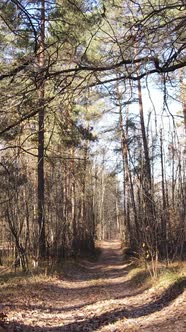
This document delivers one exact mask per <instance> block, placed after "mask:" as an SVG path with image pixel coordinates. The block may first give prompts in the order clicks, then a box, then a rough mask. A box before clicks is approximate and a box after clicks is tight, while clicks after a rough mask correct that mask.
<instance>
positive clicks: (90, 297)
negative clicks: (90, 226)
mask: <svg viewBox="0 0 186 332" xmlns="http://www.w3.org/2000/svg"><path fill="white" fill-rule="evenodd" d="M100 247H101V250H102V252H101V255H100V257H99V260H98V261H97V262H89V261H86V260H82V261H81V262H80V263H79V264H77V265H74V266H72V264H71V265H69V266H68V265H67V267H66V270H65V271H64V273H63V274H62V275H60V276H59V275H58V276H56V277H52V278H51V277H48V278H47V277H46V280H45V279H44V280H42V281H41V280H40V279H39V278H38V279H37V277H35V279H33V278H32V279H31V280H30V281H29V282H28V280H27V281H25V282H24V281H23V282H22V283H20V284H19V287H18V288H16V287H15V285H12V287H10V286H9V288H7V289H6V286H4V288H3V287H2V292H1V297H2V296H3V298H0V301H1V303H2V306H3V310H4V311H5V312H7V315H8V321H9V326H8V327H7V330H8V331H10V332H21V331H34V332H41V331H44V332H45V331H51V332H57V331H58V332H85V331H86V332H88V331H97V332H119V331H123V332H132V331H133V332H134V331H145V332H154V331H162V332H164V331H171V332H172V330H174V331H175V332H176V331H179V332H184V331H185V328H186V316H185V312H186V310H185V309H186V302H185V294H186V292H184V287H185V280H184V282H183V284H181V285H180V286H179V288H178V289H176V290H173V291H172V290H171V291H170V290H165V289H159V291H157V289H154V288H148V287H147V284H146V289H145V287H144V285H141V286H138V287H137V286H135V280H134V278H132V277H130V278H129V275H130V271H131V269H132V266H131V264H130V263H129V262H123V259H122V250H121V244H120V242H119V241H112V242H109V241H108V242H101V243H100ZM138 277H139V278H140V274H139V276H138ZM135 278H136V277H135ZM3 293H4V295H2V294H3ZM5 294H6V296H5Z"/></svg>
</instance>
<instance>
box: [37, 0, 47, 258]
mask: <svg viewBox="0 0 186 332" xmlns="http://www.w3.org/2000/svg"><path fill="white" fill-rule="evenodd" d="M40 15H41V18H40V41H39V47H38V65H39V68H40V70H41V73H40V79H39V81H38V83H37V84H38V87H37V89H38V107H39V113H38V126H39V128H38V225H39V253H38V254H39V258H44V257H45V255H46V243H45V213H44V203H45V197H44V189H45V180H44V116H45V107H44V98H45V86H44V85H45V84H44V77H43V74H42V69H43V67H44V64H45V55H44V48H45V0H41V12H40Z"/></svg>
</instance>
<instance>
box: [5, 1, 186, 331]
mask: <svg viewBox="0 0 186 332" xmlns="http://www.w3.org/2000/svg"><path fill="white" fill-rule="evenodd" d="M185 25H186V3H185V1H184V0H125V1H122V0H87V1H86V0H63V1H62V0H1V2H0V179H1V180H0V265H1V266H2V267H6V268H7V267H8V268H10V269H12V270H14V271H15V272H16V270H17V269H18V270H19V271H23V272H25V273H26V272H28V271H32V270H34V269H37V268H43V267H47V268H48V269H49V268H51V269H52V268H53V266H54V265H57V264H62V263H63V262H65V261H68V260H70V261H71V260H73V259H74V260H77V259H80V258H84V257H94V256H96V255H99V253H98V252H99V250H98V248H97V243H102V244H103V243H105V242H104V241H108V243H111V244H112V243H113V250H114V248H115V247H114V246H115V245H116V242H112V241H119V243H121V247H122V248H125V254H126V255H127V257H133V259H135V260H136V261H137V260H139V261H140V262H142V263H143V264H145V266H146V267H148V270H149V272H150V275H151V277H157V275H158V264H165V266H166V267H167V268H168V266H169V264H172V263H174V262H175V261H176V262H180V264H181V262H184V260H185V258H186V93H185V92H186V77H185V73H186V70H185V67H186V32H185ZM101 241H102V242H101ZM109 241H110V242H109ZM101 246H102V245H101ZM103 247H104V244H103ZM116 247H117V245H116ZM104 250H106V249H103V252H104ZM117 250H118V249H117V248H116V251H117ZM106 256H107V254H106ZM116 257H117V254H116ZM0 320H2V321H3V318H0ZM0 325H1V324H0ZM73 328H74V327H73ZM73 328H72V331H76V330H75V329H73ZM81 328H82V327H81V326H80V329H79V330H78V329H77V331H84V330H83V329H81ZM25 331H26V330H25ZM38 331H40V330H38ZM42 331H43V330H42ZM46 331H47V330H46ZM62 331H63V330H62ZM64 331H66V330H64ZM67 331H68V332H69V331H71V329H70V327H69V330H68V329H67ZM86 331H89V330H86ZM90 331H93V330H90ZM109 331H111V330H109ZM113 331H117V330H113ZM118 331H119V330H118ZM121 331H122V330H121ZM131 331H132V330H131ZM143 331H144V330H143ZM162 331H163V330H162Z"/></svg>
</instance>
